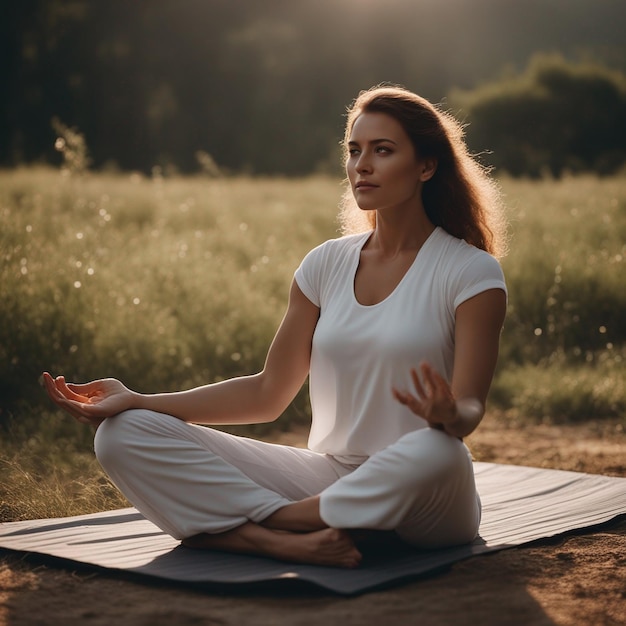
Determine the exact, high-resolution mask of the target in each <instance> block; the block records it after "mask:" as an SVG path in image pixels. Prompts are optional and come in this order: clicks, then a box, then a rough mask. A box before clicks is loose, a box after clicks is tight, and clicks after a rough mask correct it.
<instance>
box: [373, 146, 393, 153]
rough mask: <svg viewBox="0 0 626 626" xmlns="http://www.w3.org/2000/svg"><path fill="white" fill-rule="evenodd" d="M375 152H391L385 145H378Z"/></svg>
mask: <svg viewBox="0 0 626 626" xmlns="http://www.w3.org/2000/svg"><path fill="white" fill-rule="evenodd" d="M376 152H378V153H379V154H391V148H388V147H387V146H378V147H377V148H376Z"/></svg>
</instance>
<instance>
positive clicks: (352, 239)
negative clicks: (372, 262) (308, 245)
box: [307, 231, 371, 258]
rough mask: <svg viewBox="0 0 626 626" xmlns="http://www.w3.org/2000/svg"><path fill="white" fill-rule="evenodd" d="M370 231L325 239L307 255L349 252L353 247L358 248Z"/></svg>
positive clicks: (335, 255)
mask: <svg viewBox="0 0 626 626" xmlns="http://www.w3.org/2000/svg"><path fill="white" fill-rule="evenodd" d="M370 233H371V231H368V232H365V233H357V234H355V235H343V236H341V237H336V238H334V239H327V240H326V241H324V242H322V243H321V244H319V245H318V246H316V247H315V248H313V249H312V250H311V251H310V252H309V253H308V254H307V257H311V256H316V257H317V256H322V257H334V258H336V257H338V256H341V255H343V254H346V253H349V252H350V251H352V250H354V249H355V248H359V249H360V247H361V246H362V245H363V243H364V241H365V239H367V238H368V237H369V236H370Z"/></svg>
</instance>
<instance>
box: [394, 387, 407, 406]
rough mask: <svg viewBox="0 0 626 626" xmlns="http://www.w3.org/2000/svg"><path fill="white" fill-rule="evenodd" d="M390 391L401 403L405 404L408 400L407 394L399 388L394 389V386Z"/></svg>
mask: <svg viewBox="0 0 626 626" xmlns="http://www.w3.org/2000/svg"><path fill="white" fill-rule="evenodd" d="M391 393H392V394H393V397H394V398H395V399H396V400H397V401H398V402H400V403H401V404H407V402H408V397H407V394H406V393H404V392H402V391H400V390H399V389H396V388H395V387H392V388H391Z"/></svg>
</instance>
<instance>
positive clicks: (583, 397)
mask: <svg viewBox="0 0 626 626" xmlns="http://www.w3.org/2000/svg"><path fill="white" fill-rule="evenodd" d="M502 186H503V190H504V192H505V195H506V200H507V205H508V206H509V207H510V217H511V227H512V233H513V239H512V244H511V252H510V255H509V256H508V257H507V258H506V259H504V260H503V266H504V269H505V274H506V276H507V282H508V286H509V290H510V298H509V314H508V318H507V322H506V326H505V330H504V333H503V337H502V353H501V359H500V365H499V369H498V372H497V376H496V380H495V381H494V385H493V391H492V395H491V405H492V406H495V407H498V408H500V409H503V410H504V411H506V412H508V413H510V414H512V415H517V416H520V415H521V416H524V417H525V418H530V419H546V420H559V421H562V422H568V421H572V420H581V419H601V418H602V417H609V416H610V417H615V416H624V415H625V414H626V390H625V384H626V383H625V381H626V376H625V373H626V370H625V365H624V363H625V362H624V359H625V357H626V353H625V350H626V348H625V346H626V317H625V316H624V310H626V289H625V288H624V287H625V284H624V278H623V276H624V263H625V260H626V243H625V242H626V179H624V178H623V177H621V178H620V177H615V178H610V179H598V178H594V177H581V178H566V179H563V180H560V181H551V180H544V181H539V182H527V181H517V180H508V179H506V180H503V181H502ZM340 195H341V189H340V184H339V182H338V181H337V180H335V179H332V178H327V177H312V178H306V179H300V180H289V179H267V180H264V179H250V178H212V179H208V178H199V177H198V178H182V177H178V178H162V177H160V176H155V177H153V178H146V177H142V176H140V175H137V174H133V175H121V174H118V175H109V174H94V173H88V172H87V173H83V174H82V175H77V174H76V173H75V174H73V175H72V174H70V173H68V172H67V171H66V173H65V174H61V173H59V172H58V171H55V170H51V169H45V168H24V169H18V170H12V171H5V172H0V259H1V260H2V264H1V265H0V302H1V304H0V409H1V413H0V432H1V437H2V440H1V441H0V479H1V482H0V498H1V500H0V502H1V505H0V513H1V516H2V517H1V518H2V519H18V518H23V517H50V516H56V515H67V514H72V513H75V512H85V510H94V509H101V508H105V507H112V506H119V505H120V499H119V496H117V495H115V492H114V491H113V490H112V489H111V487H110V486H109V484H108V481H106V479H105V478H104V477H103V476H102V474H101V473H100V472H99V470H98V469H97V467H96V466H95V464H94V462H93V458H92V455H91V453H90V447H91V433H90V432H89V429H85V428H81V427H79V425H77V424H75V423H74V422H73V421H72V420H71V419H68V418H66V417H65V416H63V415H61V414H60V413H59V412H57V411H55V410H53V408H52V407H51V405H50V404H49V403H48V401H47V399H46V397H45V394H44V393H43V391H42V389H41V387H40V374H41V371H43V370H49V371H51V372H53V373H63V374H65V375H66V376H67V377H68V378H69V379H73V380H77V381H82V380H88V379H92V378H95V377H101V376H116V377H119V378H121V379H123V380H124V381H125V382H126V383H127V384H129V385H130V386H131V387H133V388H136V389H138V390H143V391H156V390H171V389H181V388H188V387H191V386H194V385H198V384H204V383H206V382H208V381H214V380H219V379H221V378H225V377H229V376H235V375H238V374H244V373H250V372H254V371H257V370H259V369H260V368H261V367H262V365H263V361H264V357H265V354H266V350H267V348H268V346H269V343H270V341H271V338H272V336H273V333H274V331H275V329H276V327H277V325H278V323H279V321H280V319H281V316H282V314H283V312H284V309H285V305H286V297H287V293H288V288H289V284H290V281H291V278H292V275H293V272H294V270H295V268H296V267H297V265H298V263H299V262H300V260H301V258H302V257H303V256H304V254H305V253H306V252H307V251H308V250H309V249H310V248H312V247H313V246H315V245H317V244H318V243H320V242H321V241H323V240H325V239H327V238H329V237H333V236H337V235H338V232H337V228H338V226H337V222H336V209H337V205H338V200H339V197H340ZM308 419H309V408H308V401H307V396H306V390H303V391H302V393H300V394H299V396H298V397H297V398H296V400H295V401H294V402H293V403H292V406H291V407H290V408H289V409H288V410H287V411H286V413H285V415H284V416H283V418H282V420H281V421H280V422H279V423H280V424H282V425H283V428H286V429H288V428H290V427H292V426H293V425H294V424H296V423H297V424H305V423H307V421H308ZM246 432H247V433H251V434H253V435H264V434H267V431H266V430H263V428H262V427H256V428H253V429H251V430H248V431H246Z"/></svg>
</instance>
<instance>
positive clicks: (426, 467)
mask: <svg viewBox="0 0 626 626" xmlns="http://www.w3.org/2000/svg"><path fill="white" fill-rule="evenodd" d="M399 444H400V446H401V447H402V448H403V456H404V457H405V458H408V459H410V463H411V465H412V467H411V469H410V472H409V474H408V476H410V479H411V480H413V481H415V482H417V483H420V484H423V483H424V482H426V483H431V484H435V485H437V484H440V483H442V482H444V483H445V482H448V481H449V480H451V479H454V480H458V479H459V478H460V477H461V476H464V475H467V474H468V473H470V472H471V473H472V474H473V468H472V463H471V458H470V456H469V451H468V450H467V448H466V447H465V446H464V445H463V443H462V442H461V441H459V440H458V439H456V438H455V437H451V436H450V435H447V434H446V433H444V432H442V431H439V430H435V429H432V428H425V429H423V430H420V431H415V433H409V435H408V436H407V435H405V437H403V438H402V439H401V440H400V441H399Z"/></svg>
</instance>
